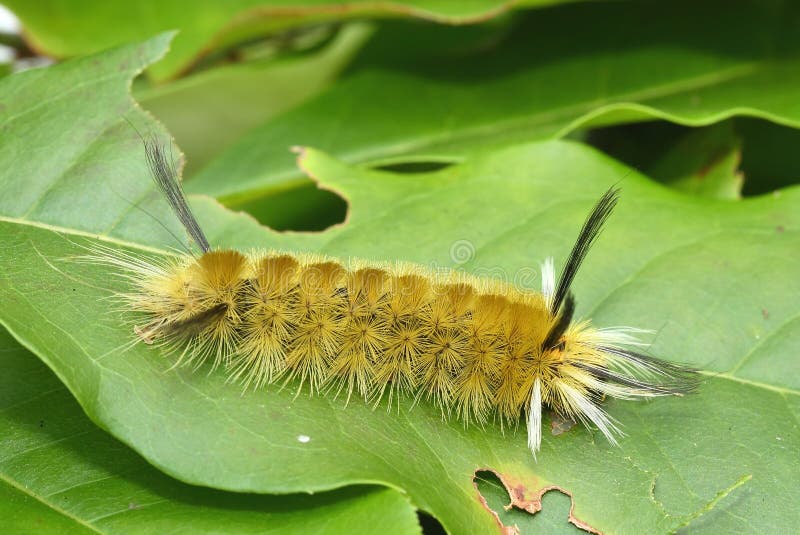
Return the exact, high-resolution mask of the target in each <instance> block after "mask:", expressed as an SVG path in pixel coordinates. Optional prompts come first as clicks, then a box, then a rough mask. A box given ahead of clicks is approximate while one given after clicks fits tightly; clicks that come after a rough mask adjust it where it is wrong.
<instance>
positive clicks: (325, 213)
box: [225, 180, 348, 232]
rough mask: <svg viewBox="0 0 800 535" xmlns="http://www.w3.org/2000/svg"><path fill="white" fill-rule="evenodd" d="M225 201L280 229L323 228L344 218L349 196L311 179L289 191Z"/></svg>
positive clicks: (235, 208) (319, 230) (304, 229)
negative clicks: (345, 197)
mask: <svg viewBox="0 0 800 535" xmlns="http://www.w3.org/2000/svg"><path fill="white" fill-rule="evenodd" d="M225 204H226V206H228V208H231V209H233V210H240V211H243V212H247V213H248V214H250V215H251V216H253V217H254V218H256V219H257V220H258V222H259V223H261V224H262V225H264V226H267V227H269V228H271V229H273V230H278V231H302V232H322V231H324V230H325V229H327V228H329V227H332V226H333V225H337V224H339V223H342V222H344V220H345V219H346V218H347V210H348V203H347V201H346V200H345V199H343V198H342V197H341V196H339V195H337V194H336V193H334V192H332V191H329V190H325V189H320V188H319V187H317V185H316V184H315V183H314V182H312V181H311V180H308V181H306V182H304V183H302V184H301V185H299V186H297V187H294V188H289V189H286V190H285V191H277V192H273V193H270V194H268V195H263V196H258V197H253V198H251V199H245V200H241V201H237V202H232V203H225Z"/></svg>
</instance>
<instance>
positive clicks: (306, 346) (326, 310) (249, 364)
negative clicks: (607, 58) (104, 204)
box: [93, 138, 697, 458]
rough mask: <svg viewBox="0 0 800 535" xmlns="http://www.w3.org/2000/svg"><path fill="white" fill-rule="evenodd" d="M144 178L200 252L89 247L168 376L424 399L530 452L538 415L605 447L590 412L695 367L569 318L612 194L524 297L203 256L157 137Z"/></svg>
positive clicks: (413, 269)
mask: <svg viewBox="0 0 800 535" xmlns="http://www.w3.org/2000/svg"><path fill="white" fill-rule="evenodd" d="M143 141H144V149H145V155H146V159H147V163H148V166H149V169H150V172H151V174H152V177H153V179H154V181H155V183H156V184H157V186H158V188H159V189H160V191H161V192H162V194H163V196H164V198H165V199H166V200H167V201H168V203H169V205H170V207H171V209H172V211H173V212H174V214H175V216H176V217H177V219H178V220H179V221H180V222H181V224H182V225H183V227H184V228H185V230H186V232H187V233H188V235H189V237H190V239H191V240H192V242H193V243H194V244H195V245H196V247H197V248H199V254H193V253H191V252H189V253H187V254H182V255H180V256H174V257H170V258H168V259H166V260H146V259H143V258H139V257H137V256H133V255H131V254H126V253H120V252H118V251H111V250H104V251H99V252H98V254H96V255H95V256H94V257H93V258H94V260H95V261H99V262H104V263H106V264H110V265H113V266H114V267H115V268H118V269H120V270H121V273H122V274H123V276H124V277H125V279H126V280H127V281H128V282H129V284H130V288H129V289H128V290H127V291H125V292H122V293H121V294H120V297H121V298H122V300H123V302H124V304H125V307H126V309H127V310H130V311H131V312H134V313H136V314H138V315H139V316H137V317H142V318H144V319H143V320H142V321H141V322H140V323H141V324H139V325H137V326H136V327H135V328H134V330H135V332H136V335H137V340H141V341H144V342H145V343H147V344H156V345H158V346H162V347H163V348H164V351H165V353H166V354H167V355H171V356H173V358H174V360H175V363H174V366H179V365H191V366H194V367H198V366H200V365H203V364H204V363H206V362H210V363H211V368H212V370H213V369H215V368H221V369H224V371H225V373H226V374H227V377H228V378H229V380H231V381H236V382H240V383H241V384H243V385H244V388H245V390H247V389H248V388H258V387H262V386H264V385H266V384H270V383H275V382H277V381H283V382H284V384H285V383H286V382H289V381H294V382H295V383H296V384H298V393H299V392H300V388H302V387H303V386H304V385H307V386H308V387H309V390H310V392H311V394H317V393H321V394H323V395H332V396H337V395H343V394H346V396H347V400H348V401H349V400H350V397H351V395H352V394H354V393H356V394H357V395H358V396H360V397H363V398H364V399H365V400H366V401H367V402H371V403H374V404H375V405H377V404H379V403H380V402H381V400H383V399H385V398H388V405H389V407H391V406H392V403H393V401H396V402H397V403H398V404H399V403H400V400H401V399H402V398H404V397H410V398H412V399H413V400H414V402H416V401H417V400H419V399H422V398H424V399H426V400H428V401H429V402H431V403H433V404H434V405H436V406H437V407H438V408H439V409H440V410H441V412H442V417H443V419H447V418H449V417H455V418H457V419H460V420H463V421H464V422H465V423H466V424H469V423H471V422H474V423H477V424H483V423H484V422H486V421H487V420H489V419H490V418H493V419H495V420H499V422H500V425H501V426H503V425H516V424H517V423H518V422H519V420H520V418H525V421H526V423H527V436H528V446H529V448H530V450H531V451H532V453H533V455H534V458H535V456H536V453H537V451H538V450H539V448H540V445H541V435H542V412H543V409H544V408H545V407H547V408H549V409H550V410H551V411H553V412H554V413H555V414H557V415H559V416H560V417H562V418H565V419H569V420H573V421H579V422H581V423H583V424H584V425H586V426H587V427H591V426H596V427H597V429H599V430H600V431H601V432H602V434H603V435H605V437H606V438H607V439H608V440H609V441H610V442H611V443H612V444H615V445H616V444H617V440H616V437H617V436H620V435H621V434H622V431H621V429H620V425H619V423H618V422H617V421H616V420H615V419H614V418H613V417H611V416H610V415H609V414H608V413H607V412H606V411H604V410H603V408H602V407H601V402H602V400H603V398H604V397H606V396H609V397H614V398H620V399H637V398H651V397H654V396H664V395H682V394H686V393H689V392H691V391H693V390H694V389H695V388H696V386H697V380H696V377H697V375H696V372H695V371H694V370H692V369H690V368H688V367H685V366H682V365H679V364H673V363H670V362H666V361H662V360H659V359H656V358H654V357H651V356H648V355H644V354H642V353H638V352H635V351H632V350H630V349H629V348H630V347H631V346H634V345H635V344H636V342H637V341H636V339H635V337H634V336H633V335H634V334H635V333H636V332H637V331H638V330H637V329H631V328H606V329H603V328H595V327H593V326H592V325H591V323H590V322H589V321H588V320H587V321H579V320H576V319H575V318H574V312H575V303H576V301H575V298H574V296H573V294H572V292H571V290H570V288H571V284H572V282H573V279H574V278H575V275H576V273H577V271H578V269H579V267H580V266H581V264H582V262H583V260H584V258H585V257H586V254H587V252H588V250H589V248H590V247H591V245H592V244H593V243H594V242H595V240H596V239H597V237H598V235H599V234H600V232H601V229H602V227H603V225H604V223H605V222H606V220H607V219H608V217H609V216H610V214H611V212H612V211H613V209H614V207H615V206H616V204H617V201H618V198H619V190H618V189H617V188H614V187H612V188H610V189H609V190H608V191H606V192H605V194H604V195H603V196H602V197H601V198H600V199H599V201H598V202H597V203H596V205H595V206H594V208H593V209H592V211H591V212H590V214H589V216H588V217H587V219H586V221H585V223H584V225H583V227H582V228H581V229H580V231H579V233H578V237H577V240H576V242H575V245H574V246H573V248H572V251H571V253H570V254H569V257H568V259H567V261H566V263H565V264H564V267H563V269H562V270H561V272H560V276H559V277H558V279H557V280H556V276H555V268H554V262H553V259H552V258H548V259H547V260H545V262H544V263H543V264H542V266H541V276H542V290H541V292H535V291H532V290H529V289H523V288H517V287H515V286H513V285H510V284H506V283H504V282H501V281H498V280H495V279H491V278H480V277H475V276H471V275H469V274H466V273H463V272H461V271H456V270H451V271H446V272H443V271H441V270H436V271H434V270H431V269H428V268H425V267H423V266H420V265H415V264H410V263H402V262H373V261H366V260H356V259H351V260H348V261H342V260H337V259H334V258H330V257H326V256H321V255H316V254H309V253H294V252H285V251H284V252H281V251H255V252H248V253H243V252H240V251H236V250H231V249H213V248H212V247H211V246H210V244H209V242H208V240H207V239H206V237H205V235H204V233H203V231H202V229H201V227H200V225H199V224H198V222H197V220H196V218H195V216H194V215H193V213H192V211H191V209H190V208H189V205H188V203H187V201H186V198H185V195H184V193H183V190H182V186H181V184H180V181H179V178H178V174H177V172H176V169H175V164H174V162H173V161H172V158H171V157H168V156H167V155H166V153H165V151H164V149H163V147H162V146H161V145H160V144H159V143H158V141H157V140H156V139H155V138H150V139H145V138H143Z"/></svg>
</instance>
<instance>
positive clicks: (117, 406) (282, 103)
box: [0, 0, 800, 533]
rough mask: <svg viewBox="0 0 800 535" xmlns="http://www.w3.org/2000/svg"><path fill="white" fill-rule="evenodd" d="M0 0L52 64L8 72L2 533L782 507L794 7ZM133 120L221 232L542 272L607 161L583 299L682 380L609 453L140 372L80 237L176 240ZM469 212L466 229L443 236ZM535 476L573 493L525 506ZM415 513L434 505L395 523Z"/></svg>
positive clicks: (760, 525) (116, 242) (611, 518)
mask: <svg viewBox="0 0 800 535" xmlns="http://www.w3.org/2000/svg"><path fill="white" fill-rule="evenodd" d="M8 5H9V7H11V8H12V9H13V10H14V11H15V12H16V13H17V15H18V16H19V17H20V18H21V19H22V24H23V28H24V33H23V36H24V43H20V42H17V41H15V40H14V39H10V38H9V39H6V41H8V42H12V43H16V46H17V48H18V52H19V54H20V55H21V56H24V55H26V54H30V53H31V51H32V50H33V51H36V52H39V53H45V54H48V55H51V56H54V57H56V58H58V59H60V60H61V59H64V60H65V61H63V63H59V64H57V65H53V66H50V67H47V68H42V69H33V70H27V71H24V72H17V73H14V74H7V75H6V76H5V77H4V78H3V79H2V80H0V124H2V129H3V130H2V131H3V137H2V144H0V163H2V166H0V169H1V171H0V182H2V188H0V191H2V196H0V227H2V228H0V265H2V272H0V300H2V307H1V308H0V322H2V324H3V326H4V329H6V330H7V331H6V330H3V331H2V336H0V358H2V359H3V369H4V370H6V373H5V374H4V376H3V378H2V385H0V416H2V418H0V428H2V432H1V433H0V492H2V493H3V495H4V496H5V497H6V498H7V499H3V500H0V504H2V505H0V518H3V519H4V520H3V521H2V522H5V523H7V524H8V525H9V526H11V527H12V529H16V530H18V531H24V530H25V529H27V528H29V527H30V526H32V525H35V526H37V528H40V529H39V532H48V531H49V532H53V533H56V532H63V531H65V530H69V531H76V532H79V531H87V532H102V533H117V532H124V531H136V532H140V531H146V530H150V531H152V532H158V533H164V532H183V531H187V532H192V533H196V532H225V531H236V532H249V531H259V532H260V530H262V529H263V528H264V526H268V527H269V529H271V530H273V531H275V532H281V533H283V532H287V531H290V532H291V531H298V532H299V531H303V532H306V531H311V532H333V533H338V532H343V531H347V532H359V531H364V532H370V533H371V532H373V530H374V527H375V525H381V526H386V528H385V529H386V530H389V529H392V530H394V531H390V532H396V533H419V532H420V530H421V529H423V528H424V530H425V532H426V533H435V532H436V531H437V530H439V529H442V527H443V528H444V529H446V530H447V531H448V532H452V533H475V532H491V531H496V530H497V529H498V519H499V521H500V522H502V523H504V524H505V525H507V526H517V528H518V529H519V530H520V531H522V532H539V531H542V532H548V533H550V532H557V531H575V530H577V529H578V528H577V527H576V525H577V526H580V527H582V528H584V529H587V530H596V531H602V532H615V533H616V532H619V533H628V532H630V533H640V532H670V531H676V530H686V529H689V530H691V531H692V532H709V533H719V532H743V531H747V532H752V531H756V532H786V531H791V530H792V529H793V526H794V524H795V521H796V513H795V509H794V505H793V502H794V499H793V488H794V486H795V484H796V481H797V480H798V479H799V478H800V468H798V466H797V463H796V459H797V458H798V454H800V440H799V439H800V428H798V412H800V397H798V393H800V384H798V377H800V374H798V372H800V369H799V368H798V360H797V347H800V320H798V318H800V313H799V312H798V306H797V303H796V298H795V296H796V295H798V292H800V282H799V281H800V279H798V278H797V264H798V260H800V252H798V251H800V233H798V231H799V230H800V220H798V217H800V188H798V187H797V186H796V185H794V184H796V183H797V172H798V171H800V165H798V163H796V162H797V159H796V158H794V151H793V150H792V149H793V147H794V146H795V144H796V142H797V141H799V140H800V133H799V132H798V131H797V130H796V128H797V127H798V125H800V97H798V95H800V92H798V88H800V79H798V74H797V73H798V72H800V71H798V66H800V65H799V64H800V46H798V45H800V37H798V36H800V33H798V32H797V28H798V27H800V10H798V9H797V8H796V7H794V6H791V5H785V3H783V2H778V1H774V2H755V1H752V2H745V1H738V2H734V3H730V2H726V3H724V4H722V3H714V2H710V3H709V2H706V3H703V4H702V5H699V6H698V5H697V4H696V3H688V2H686V3H680V2H679V3H670V4H669V5H662V4H661V3H650V2H611V3H602V2H590V3H557V2H520V3H502V2H492V1H489V0H474V1H470V2H460V3H454V2H396V3H381V4H375V3H368V2H351V3H349V4H341V3H335V2H327V1H324V2H323V1H318V2H305V3H302V4H292V3H291V2H288V0H287V1H285V2H238V3H228V4H226V7H225V8H221V7H218V5H217V3H201V4H198V8H197V9H196V10H192V11H191V12H187V11H186V10H185V9H181V8H180V7H179V6H178V3H175V5H173V4H172V3H171V2H159V3H158V5H157V7H156V4H152V5H151V3H149V2H139V3H137V4H135V5H134V6H122V5H119V6H116V4H114V6H116V7H114V6H110V5H108V4H106V3H103V4H102V6H101V5H100V3H96V2H93V1H88V0H83V1H77V0H76V1H73V2H66V3H65V2H58V3H49V2H37V3H30V2H24V3H23V2H19V3H17V2H13V1H12V2H8ZM89 13H91V16H90V15H88V14H89ZM76 25H79V27H80V29H81V31H75V28H76ZM171 28H175V29H179V30H180V31H179V33H178V34H177V35H175V34H173V33H160V34H158V32H160V31H162V30H168V29H171ZM155 34H158V35H155ZM128 41H135V42H133V43H132V44H123V45H122V46H118V47H115V46H116V45H119V44H121V43H126V42H128ZM170 47H171V49H170ZM72 56H76V58H75V59H72V60H68V59H67V58H70V57H72ZM19 65H20V64H19V63H17V64H15V65H11V66H9V67H10V68H8V69H6V71H8V72H10V71H12V70H14V69H18V68H19ZM143 69H146V71H145V73H144V74H143V75H140V76H137V75H139V73H140V72H141V71H142V70H143ZM131 97H133V98H131ZM134 99H135V100H134ZM128 121H129V122H130V123H129V122H128ZM131 124H133V125H134V126H135V127H136V128H138V129H139V130H140V131H143V132H157V133H159V134H160V135H162V136H164V137H166V136H168V135H173V136H174V137H175V147H174V148H173V150H174V152H175V153H176V154H180V153H181V152H182V153H183V154H184V156H185V161H186V167H185V169H184V171H185V172H184V178H185V179H186V188H187V190H188V191H189V192H190V193H192V203H193V206H194V207H195V209H196V210H197V212H198V216H199V218H200V220H201V223H202V224H203V225H204V227H205V228H206V229H207V231H208V234H209V238H210V239H211V241H212V243H214V244H215V245H218V246H230V247H243V248H249V247H279V248H285V249H289V250H315V251H322V252H326V253H329V254H333V255H337V256H349V255H354V256H360V257H367V258H375V259H395V258H397V259H404V260H412V261H417V262H422V263H426V264H431V263H432V264H434V265H448V266H455V267H457V268H459V269H465V270H469V271H474V272H487V271H489V272H491V273H493V274H494V275H495V276H506V277H509V278H513V279H512V280H514V281H515V282H520V283H522V284H525V285H528V286H530V287H532V288H534V289H538V284H537V283H536V282H535V279H536V277H535V276H534V275H535V274H534V273H532V270H531V269H530V268H531V266H537V265H538V263H539V262H540V261H541V260H542V259H543V258H544V257H545V256H548V255H553V256H555V258H556V261H557V262H558V261H559V260H563V258H564V257H565V256H566V254H567V252H568V250H569V247H570V245H571V243H570V242H571V240H572V239H574V235H575V233H576V231H577V227H578V226H579V225H580V222H581V219H582V218H583V216H584V215H585V213H586V211H587V210H588V207H589V206H590V205H591V204H592V202H593V201H594V200H595V199H596V198H597V197H598V196H599V194H600V193H601V192H602V191H603V190H604V189H605V188H606V187H608V185H610V184H614V183H619V184H620V185H621V186H622V188H623V202H622V205H621V206H620V209H619V211H618V213H617V214H616V215H615V216H614V219H613V220H612V222H611V224H610V226H609V228H608V230H607V231H606V232H605V233H604V235H603V238H602V240H601V241H600V243H599V244H598V246H597V247H596V249H595V250H594V251H593V252H592V254H591V255H590V258H589V260H588V261H587V265H586V268H585V269H584V271H583V272H582V273H581V274H580V276H579V280H578V281H577V286H576V292H577V295H578V302H579V310H578V312H579V314H580V315H582V316H585V317H591V318H593V320H594V321H595V322H597V323H598V324H601V325H617V324H630V325H638V326H645V327H652V328H655V329H657V334H656V335H654V336H653V337H652V339H651V340H648V341H649V342H651V346H650V347H649V351H650V352H652V353H653V354H655V355H658V356H661V357H664V358H671V359H673V360H679V361H683V362H687V363H690V364H692V365H694V366H696V367H698V368H699V369H701V370H703V373H705V374H706V376H707V378H706V379H707V380H706V381H705V383H704V384H703V387H702V389H701V392H700V393H699V394H698V395H696V396H692V397H689V398H685V399H668V400H658V401H656V402H653V403H646V404H644V403H640V404H634V403H624V402H614V403H609V404H608V407H609V410H610V411H611V413H612V414H613V415H614V416H615V417H617V418H618V419H619V420H620V421H622V422H623V424H624V425H625V431H626V432H627V434H628V436H627V437H626V438H625V439H624V440H623V442H622V447H621V448H612V447H610V446H609V445H607V444H606V443H605V442H604V441H603V440H602V438H601V437H595V436H594V434H593V433H591V432H589V431H587V430H585V429H583V428H581V427H579V426H578V427H574V428H569V426H568V425H567V426H565V427H566V428H568V429H567V430H566V432H561V431H563V429H561V427H562V426H563V424H564V423H563V422H561V423H559V422H552V423H553V425H554V432H553V433H549V434H547V436H546V437H545V440H544V444H543V452H542V455H541V456H540V459H539V461H538V462H537V463H534V462H533V460H532V459H531V458H530V454H529V452H528V451H527V449H526V447H525V441H524V436H523V433H521V432H519V431H513V430H512V431H510V432H509V431H508V430H506V432H505V433H501V432H500V429H499V428H498V427H497V426H495V425H493V424H492V425H487V426H486V428H484V429H479V428H473V427H470V428H466V429H465V428H464V427H463V426H462V425H461V424H460V423H458V422H450V423H443V422H442V421H441V419H440V418H439V415H438V414H437V412H436V411H435V410H434V409H432V408H431V407H429V406H427V405H426V404H425V403H422V404H419V405H417V406H416V407H414V408H413V409H410V408H409V407H410V403H407V404H406V405H405V406H404V408H403V409H402V410H401V411H399V412H398V413H392V414H386V412H385V411H384V410H383V409H380V408H379V409H378V410H375V411H373V410H371V408H369V407H366V406H363V404H362V403H361V402H358V401H356V402H351V403H350V405H349V406H348V407H346V408H345V406H344V403H343V402H342V401H341V400H330V399H327V398H320V397H315V398H309V397H307V395H306V394H305V393H301V394H300V395H298V396H297V397H295V392H294V391H292V390H291V389H284V390H282V391H279V390H278V389H267V390H264V391H260V392H257V393H253V394H247V395H244V396H242V395H240V392H239V391H238V389H237V388H235V387H233V388H232V387H231V385H226V384H224V381H223V380H222V379H221V377H220V376H219V375H218V374H210V375H206V374H204V373H197V374H191V373H189V371H188V370H180V371H177V372H168V373H165V370H166V368H167V367H168V365H167V363H166V362H164V360H163V359H162V358H161V357H160V356H159V355H158V354H157V352H154V351H153V350H152V349H151V348H147V347H143V346H141V345H140V346H136V347H134V348H132V349H130V350H127V351H121V350H120V347H121V346H123V345H124V344H125V343H126V342H127V341H129V340H130V332H129V330H128V328H127V327H125V326H123V325H121V323H120V321H119V316H118V314H117V313H116V312H115V311H114V310H109V304H108V300H107V299H106V297H107V296H108V295H109V292H110V291H112V290H114V289H116V288H118V287H119V285H120V283H119V282H118V281H116V280H115V279H114V277H113V273H111V272H110V271H109V270H108V269H107V268H102V267H98V266H87V265H85V264H80V263H76V262H74V260H72V259H74V257H75V256H76V255H80V254H82V251H83V249H82V248H83V247H85V246H87V245H91V244H95V243H103V244H105V245H107V246H110V247H113V248H120V249H126V250H132V251H135V252H137V254H148V255H163V254H168V250H169V248H170V247H175V246H176V243H175V238H174V237H173V236H172V235H171V234H170V233H174V234H176V235H179V236H180V235H181V231H180V229H179V228H177V226H176V224H175V223H174V221H173V219H172V218H171V216H170V215H169V213H168V210H167V209H166V207H165V206H164V204H163V202H161V201H160V199H159V198H158V196H157V195H156V194H155V192H154V191H153V188H152V186H151V185H150V182H149V179H148V178H147V171H146V168H145V165H144V161H143V157H142V152H141V150H142V149H141V145H140V141H139V139H138V137H137V135H136V133H135V132H134V130H133V129H132V128H131ZM292 146H304V147H311V148H306V149H304V150H302V151H301V152H300V153H299V154H297V153H292V152H291V151H290V150H289V149H290V147H292ZM153 219H156V220H157V222H156V221H154V220H153ZM162 224H163V226H162ZM332 225H333V226H332ZM267 227H271V229H270V228H267ZM285 230H304V231H311V232H304V233H297V232H278V231H285ZM463 240H467V241H468V242H469V243H470V244H471V246H472V247H473V248H474V250H473V253H474V254H473V255H472V256H471V257H470V258H469V259H468V261H467V262H459V263H455V264H454V259H453V258H452V255H451V254H450V248H451V247H452V245H453V244H454V243H458V242H461V241H463ZM37 357H38V359H37ZM42 362H43V363H44V364H46V365H47V367H49V368H50V369H51V370H52V371H53V372H55V376H53V375H52V373H51V372H49V371H48V370H47V368H46V367H45V366H43V364H42ZM65 388H66V389H65ZM68 392H69V393H71V396H74V399H75V400H77V403H78V405H76V404H75V401H74V400H73V397H71V396H70V394H68ZM79 407H80V408H79ZM81 408H82V410H83V411H84V412H85V414H86V415H88V416H89V418H90V419H91V420H92V421H93V423H92V422H90V421H87V419H86V416H84V414H82V413H81ZM556 428H558V429H556ZM301 434H303V435H308V436H310V437H311V438H312V440H311V441H310V442H308V443H307V444H303V443H300V442H298V440H297V437H298V436H299V435H301ZM110 435H113V436H114V437H116V439H115V438H112V437H111V436H110ZM117 439H118V440H119V441H121V442H118V441H117ZM148 463H149V464H148ZM191 484H194V485H201V486H202V487H211V488H202V487H198V486H192V485H191ZM554 486H555V487H558V488H559V489H560V490H562V492H564V493H566V494H559V493H557V492H555V493H554V492H550V493H548V494H547V495H545V499H544V500H543V501H542V502H540V498H541V495H542V493H543V492H544V491H545V490H546V489H548V488H551V487H554ZM234 491H236V492H239V493H246V494H237V493H235V492H234ZM309 492H313V493H316V494H313V495H309V494H298V493H309ZM509 493H510V494H509ZM567 495H568V496H567ZM570 497H571V503H570ZM482 498H483V499H485V500H486V502H487V505H486V506H485V505H484V504H483V502H482ZM559 500H560V501H559ZM509 501H512V502H513V504H514V505H515V506H516V507H514V508H512V509H511V510H509V511H506V510H504V509H503V505H504V504H508V503H509ZM542 504H543V510H542V511H541V512H539V513H536V514H531V513H533V512H535V511H536V510H537V509H538V508H539V507H541V506H542ZM415 509H416V510H420V511H424V512H426V513H427V514H429V515H431V516H432V517H435V518H436V519H437V520H432V519H431V518H429V517H427V516H425V517H424V518H423V522H422V526H423V527H420V524H419V522H418V521H417V520H416V519H415V518H414V510H415ZM490 510H491V511H494V512H496V514H497V515H498V519H496V518H495V517H494V516H493V514H492V513H491V512H490ZM568 518H569V519H571V520H572V521H573V524H570V523H568V522H567V519H568ZM439 523H440V524H441V525H439Z"/></svg>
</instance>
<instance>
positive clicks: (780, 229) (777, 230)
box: [775, 225, 786, 234]
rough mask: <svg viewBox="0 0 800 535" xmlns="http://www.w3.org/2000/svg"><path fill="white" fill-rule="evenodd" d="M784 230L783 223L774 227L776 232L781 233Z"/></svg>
mask: <svg viewBox="0 0 800 535" xmlns="http://www.w3.org/2000/svg"><path fill="white" fill-rule="evenodd" d="M785 230H786V227H784V226H783V225H778V226H777V227H775V232H777V233H778V234H782V233H783V231H785Z"/></svg>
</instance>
